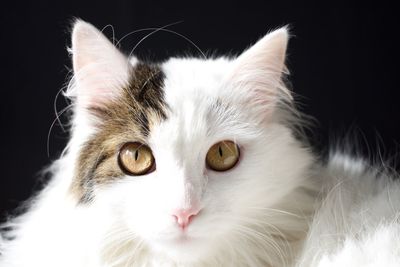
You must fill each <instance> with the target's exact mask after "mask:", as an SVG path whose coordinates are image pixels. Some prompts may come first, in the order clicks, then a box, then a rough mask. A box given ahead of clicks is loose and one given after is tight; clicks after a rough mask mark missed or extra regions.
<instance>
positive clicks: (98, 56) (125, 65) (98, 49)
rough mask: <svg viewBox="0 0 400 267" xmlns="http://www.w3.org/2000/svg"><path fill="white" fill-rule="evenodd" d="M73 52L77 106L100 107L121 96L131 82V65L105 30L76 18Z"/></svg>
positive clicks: (73, 32)
mask: <svg viewBox="0 0 400 267" xmlns="http://www.w3.org/2000/svg"><path fill="white" fill-rule="evenodd" d="M71 51H72V60H73V70H74V80H75V83H76V86H75V89H74V90H75V92H74V97H75V98H76V102H77V105H78V107H83V108H93V107H101V106H102V105H103V104H105V103H107V102H108V101H112V100H113V99H115V98H117V97H118V96H119V94H120V92H121V88H122V87H123V86H124V85H125V84H126V83H127V82H128V79H129V71H130V67H131V65H130V63H129V60H128V58H127V57H126V56H125V55H123V54H122V53H121V52H120V51H119V50H118V49H117V48H116V47H115V46H114V45H113V44H112V43H111V42H110V41H109V40H108V39H107V37H105V36H104V35H103V33H101V32H100V31H99V30H98V29H96V28H95V27H94V26H93V25H91V24H89V23H87V22H84V21H82V20H77V21H76V22H75V24H74V26H73V30H72V47H71Z"/></svg>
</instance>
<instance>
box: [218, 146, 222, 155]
mask: <svg viewBox="0 0 400 267" xmlns="http://www.w3.org/2000/svg"><path fill="white" fill-rule="evenodd" d="M218 152H219V155H220V156H221V157H222V148H221V146H219V147H218Z"/></svg>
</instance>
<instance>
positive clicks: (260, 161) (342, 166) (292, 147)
mask: <svg viewBox="0 0 400 267" xmlns="http://www.w3.org/2000/svg"><path fill="white" fill-rule="evenodd" d="M79 23H80V24H79ZM78 24H79V26H80V27H83V28H84V29H85V30H87V31H86V32H83V33H84V35H85V34H89V35H91V34H94V36H95V37H96V36H97V37H99V35H98V34H99V33H98V32H97V30H95V29H94V28H93V27H92V26H90V25H87V24H85V23H83V22H78ZM85 38H86V37H85ZM100 39H101V40H100V41H101V42H103V43H101V44H102V46H99V49H98V51H100V52H101V53H102V54H101V56H104V58H105V59H106V60H109V58H107V55H106V53H103V49H106V50H107V49H111V50H112V53H111V54H112V55H111V56H110V55H109V56H110V57H111V58H113V57H114V58H115V57H116V58H117V61H118V62H122V63H124V59H123V57H121V55H120V54H118V51H116V50H115V49H114V48H110V47H111V46H110V45H109V44H108V43H104V42H106V41H105V38H103V37H101V38H100ZM85 40H86V39H85ZM94 40H95V41H96V42H97V41H98V40H99V39H96V38H95V39H90V40H89V41H90V42H89V43H91V44H93V42H94V43H96V42H95V41H94ZM271 40H272V41H273V44H274V45H271V44H270V42H271ZM86 41H87V40H86ZM286 42H287V32H286V30H284V29H282V30H278V31H277V32H275V33H272V35H269V36H267V37H265V38H263V39H262V40H261V41H260V42H259V43H257V45H256V46H254V47H255V48H250V49H249V50H248V51H250V52H245V53H244V54H243V56H241V57H240V64H239V66H237V64H238V63H234V62H235V59H226V58H219V59H188V58H183V59H182V58H180V59H179V58H175V59H170V60H169V61H167V62H165V63H163V64H162V67H161V69H162V71H163V72H164V73H165V76H166V78H165V81H164V86H165V92H166V95H165V100H166V102H167V104H168V105H169V107H171V108H172V109H173V112H170V113H168V114H167V116H169V117H168V119H167V120H166V121H165V122H162V123H160V125H158V126H157V127H159V128H157V127H155V129H156V130H153V131H155V133H153V134H154V135H155V136H156V138H155V139H157V140H155V141H154V140H153V141H154V142H157V141H158V142H159V143H157V144H158V145H159V146H167V148H166V149H165V151H177V152H178V153H176V154H166V155H167V156H164V157H163V158H162V159H163V160H165V161H166V163H164V165H165V166H163V162H162V161H161V162H160V165H159V166H157V168H160V170H164V175H163V176H162V177H163V178H164V179H162V180H157V183H156V186H154V185H152V184H150V186H148V187H143V188H144V189H141V186H143V184H145V183H147V182H148V181H151V179H152V176H150V175H149V177H147V178H146V182H142V184H140V183H139V182H138V180H139V179H132V178H130V177H124V179H121V180H119V181H114V182H113V183H112V185H108V184H106V185H101V186H98V187H96V188H95V189H94V194H95V195H96V198H95V200H94V201H93V202H91V203H90V204H89V205H81V204H79V203H78V202H77V200H76V198H75V197H74V195H73V194H71V192H70V189H71V184H72V183H73V177H74V175H75V170H76V164H77V161H78V160H79V157H78V155H79V153H80V152H81V148H82V146H83V145H84V144H85V143H86V142H87V141H88V139H90V138H91V137H92V136H93V135H94V134H96V131H97V129H96V127H93V118H92V117H90V116H88V114H87V113H85V112H83V111H82V107H81V106H79V102H78V104H77V105H74V115H73V118H72V129H71V131H72V137H71V140H70V142H69V144H68V146H67V149H66V150H65V153H63V155H62V157H61V158H60V159H59V160H58V161H56V162H55V163H54V164H53V165H52V167H51V170H50V171H51V173H52V179H51V181H50V182H49V183H48V184H47V185H46V187H45V188H44V190H42V192H41V193H40V194H39V195H38V196H37V197H35V198H34V199H33V200H32V201H31V202H30V208H29V210H28V212H26V213H25V214H23V215H21V216H18V217H16V218H14V219H12V220H9V221H8V222H6V223H5V224H4V225H3V226H2V228H3V229H4V230H3V231H2V232H3V237H1V239H0V252H1V254H2V255H1V256H0V266H4V267H6V266H7V267H25V266H33V267H39V266H40V267H50V266H61V267H63V266H65V267H67V266H68V267H70V266H76V267H81V266H82V267H83V266H91V267H100V266H107V267H110V266H115V267H122V266H146V267H152V266H154V267H158V266H182V267H203V266H204V267H205V266H274V267H278V266H285V267H286V266H297V267H306V266H307V267H314V266H315V267H330V266H399V262H400V245H399V243H398V241H397V240H398V238H399V234H400V230H399V229H400V225H399V218H398V217H399V214H400V205H399V204H398V203H400V186H399V184H398V182H397V181H393V180H392V178H393V177H394V175H393V174H391V173H389V172H387V171H384V170H381V169H380V168H373V167H370V166H369V165H368V164H366V163H365V162H363V161H362V160H359V159H354V158H351V157H349V156H348V155H347V154H342V153H333V154H332V155H331V157H330V159H329V160H328V163H327V164H321V163H320V162H319V161H318V160H317V158H316V157H315V155H313V153H311V149H310V148H309V147H308V144H307V143H305V142H304V141H301V140H299V139H298V138H296V135H302V132H301V128H302V125H303V120H302V119H301V118H302V116H300V113H299V112H298V111H296V109H295V108H294V105H293V102H292V99H291V97H290V95H289V94H288V92H289V91H288V89H287V88H286V86H285V85H284V83H282V77H281V74H282V71H284V70H285V68H284V62H283V60H284V52H285V49H286ZM100 48H101V49H100ZM265 48H268V49H265ZM90 51H92V50H90ZM94 51H96V50H94ZM105 52H106V51H105ZM74 53H76V51H74ZM274 53H276V54H277V56H276V55H275V54H274ZM271 54H272V55H273V57H271ZM74 56H75V57H78V54H74ZM263 57H264V58H265V59H267V60H270V62H269V64H270V66H261V65H259V64H264V63H263V62H264V60H262V58H263ZM78 59H79V58H78ZM80 62H84V61H80ZM130 62H131V65H132V66H135V64H137V60H136V59H134V58H133V59H132V60H131V61H130ZM243 62H244V63H243ZM104 63H107V62H102V64H101V65H97V66H96V65H95V64H92V65H91V67H93V69H94V70H96V68H98V67H101V66H103V67H104V66H107V67H109V65H108V64H104ZM253 64H256V65H253ZM257 64H258V65H257ZM271 66H272V67H271ZM125 67H126V66H124V67H121V68H118V66H116V68H113V69H117V70H122V71H124V70H125ZM246 68H247V69H246ZM260 68H261V69H263V70H264V72H266V74H265V73H264V74H263V73H260V71H259V69H260ZM244 69H245V71H243V70H244ZM102 71H105V70H104V69H102ZM226 71H232V73H233V74H234V75H228V76H229V79H227V80H223V81H222V82H221V80H220V79H219V78H215V77H221V76H223V75H225V72H226ZM238 71H239V72H241V71H243V73H244V74H245V75H242V76H240V75H237V74H238V73H239V72H238ZM95 73H96V72H95ZM122 76H124V75H122ZM122 76H121V77H122ZM250 76H251V79H250V80H249V77H250ZM121 77H118V84H121V79H122V80H123V77H122V78H121ZM124 77H125V76H124ZM103 78H104V77H103ZM107 79H108V80H107V82H111V83H112V82H113V80H110V79H109V78H107ZM235 79H236V80H235ZM89 81H91V80H90V79H89ZM232 81H233V82H232ZM86 82H87V80H86ZM122 83H123V81H122ZM232 84H234V86H232ZM85 86H86V87H88V88H90V86H91V85H90V84H89V83H86V84H85ZM82 88H83V87H82V84H81V85H79V77H78V79H74V82H71V87H70V88H69V90H68V92H67V95H69V96H70V97H71V98H72V99H73V100H74V101H76V99H75V98H79V95H78V94H79V90H82ZM108 88H109V87H104V88H102V90H103V91H102V92H106V93H107V90H108ZM111 88H113V86H111ZM216 88H219V89H218V90H216ZM271 88H274V89H275V90H276V91H271V90H270V89H271ZM82 92H83V93H86V92H85V91H82ZM82 92H81V93H82ZM89 93H90V92H89ZM116 93H117V92H115V91H113V97H114V99H115V97H116ZM85 96H87V97H88V98H87V99H86V100H87V101H84V102H81V103H84V104H85V105H89V104H92V103H93V101H96V100H98V99H97V98H96V97H101V96H102V95H101V94H96V92H94V93H93V92H92V93H90V94H89V95H85ZM215 99H229V100H230V101H231V102H230V103H231V104H232V103H234V105H229V104H228V105H224V104H221V103H219V104H218V102H217V101H215ZM252 99H256V100H255V102H256V103H257V104H258V105H257V107H255V108H253V107H252V106H254V104H253V103H252V101H250V100H252ZM104 100H106V99H101V101H104ZM216 103H217V104H216ZM238 107H240V108H238ZM210 110H211V112H210ZM265 117H267V118H268V119H265ZM266 121H267V122H266ZM176 129H179V130H178V132H175V131H176ZM299 129H300V130H299ZM199 132H207V134H208V135H210V136H214V138H215V139H216V140H217V141H218V140H220V139H221V138H226V135H228V136H229V137H232V138H233V139H234V140H235V141H238V142H240V143H243V144H245V145H244V146H245V147H246V148H247V150H245V153H244V159H243V160H242V163H241V164H242V165H241V166H239V167H240V168H239V167H238V169H239V170H238V172H236V173H234V175H230V176H229V177H226V176H223V175H222V174H215V173H208V174H207V175H205V176H204V177H203V174H202V173H200V172H196V171H198V170H197V169H198V168H189V167H188V168H187V169H188V170H189V171H191V172H190V175H186V174H185V175H186V176H188V177H189V178H191V179H193V178H198V179H199V180H201V181H200V182H198V183H197V184H196V183H195V181H194V180H186V179H188V177H186V176H185V175H182V172H183V171H182V166H183V165H184V163H186V161H187V162H196V164H197V165H200V164H202V162H203V161H204V160H203V159H201V160H200V161H198V159H197V158H196V155H197V154H196V152H194V151H197V150H201V149H202V145H203V144H206V145H212V142H214V143H215V140H214V139H212V140H208V139H204V138H203V139H202V138H201V136H200V137H199V134H198V133H199ZM224 134H225V135H224ZM218 138H219V139H218ZM188 140H189V141H191V143H190V142H188ZM184 141H186V142H188V144H189V145H181V144H182V142H184ZM208 143H210V144H208ZM168 146H169V147H168ZM154 150H155V153H159V155H160V154H162V153H160V151H157V146H155V148H154ZM165 151H164V154H165V153H166V152H165ZM161 152H162V151H161ZM176 155H178V156H180V155H184V157H182V158H179V157H178V156H176ZM175 156H176V157H177V158H176V159H175V161H168V160H170V158H172V157H175ZM179 160H180V164H181V165H180V166H175V165H177V164H176V162H178V161H179ZM196 160H197V161H196ZM163 168H164V169H163ZM176 177H178V178H179V177H181V178H182V180H183V181H184V185H185V186H186V185H188V184H189V185H190V186H191V187H193V188H195V189H196V190H197V191H198V192H199V194H200V193H201V194H202V196H203V199H202V201H204V202H205V203H206V204H207V206H206V209H205V211H206V212H209V213H208V214H207V213H205V214H202V215H201V217H200V216H199V218H196V220H195V221H194V225H193V227H194V230H193V229H192V228H191V231H192V232H190V234H191V235H193V236H196V235H198V236H201V237H203V236H205V238H207V242H206V243H204V244H200V245H199V246H197V247H196V246H194V245H193V247H190V245H192V244H191V243H188V244H189V245H187V246H189V247H184V248H182V247H179V244H178V245H176V244H173V245H164V246H162V245H160V244H158V241H157V239H153V238H154V235H153V232H156V233H157V234H156V235H159V236H164V235H165V236H168V235H176V229H175V228H174V225H173V223H169V222H165V221H164V220H163V219H161V220H158V218H167V217H162V216H161V217H157V216H156V217H151V216H150V215H154V214H158V213H160V214H161V213H162V211H161V210H158V209H157V208H158V206H161V205H164V202H168V201H169V200H170V198H172V197H173V196H175V195H178V194H179V193H180V191H179V190H178V186H180V185H181V183H180V182H182V181H178V182H177V179H175V178H176ZM228 178H229V179H228ZM153 179H154V178H153ZM164 180H165V181H164ZM158 184H161V185H158ZM145 185H146V184H145ZM157 186H159V188H158V187H157ZM205 186H208V187H210V188H211V190H208V191H207V190H206V191H203V187H205ZM138 188H139V189H138ZM135 190H136V191H135ZM146 190H147V191H146ZM154 190H155V191H157V190H159V192H158V193H159V194H155V193H154V192H152V191H154ZM213 190H214V191H213ZM142 191H145V192H142ZM197 191H196V193H197ZM169 192H172V193H171V195H168V194H169ZM210 192H211V193H210ZM151 194H154V197H148V195H151ZM187 194H189V193H187ZM220 203H223V207H220V206H218V204H220ZM140 205H144V206H145V207H146V209H148V210H150V211H151V213H154V214H150V215H149V214H147V213H146V212H143V210H141V209H140V208H141V207H140ZM125 207H128V208H127V209H125ZM225 208H227V209H225ZM146 209H144V211H146ZM132 213H134V215H136V217H135V216H133V218H132ZM146 216H150V217H146ZM201 220H203V221H201ZM132 225H134V226H135V227H137V228H135V227H133V228H134V229H132ZM191 227H192V226H191ZM225 228H227V229H229V231H226V229H225ZM214 234H215V236H214ZM199 250H204V252H203V254H201V253H200V252H199Z"/></svg>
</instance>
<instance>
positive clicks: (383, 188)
mask: <svg viewBox="0 0 400 267" xmlns="http://www.w3.org/2000/svg"><path fill="white" fill-rule="evenodd" d="M322 171H323V172H322V177H323V179H324V187H323V189H322V192H323V194H322V197H321V200H320V201H321V205H320V207H319V208H318V212H317V213H316V215H315V217H314V219H313V222H312V225H311V227H310V229H311V230H310V232H309V234H308V237H307V239H306V242H305V246H304V248H303V254H302V255H301V257H300V259H299V261H298V265H297V266H298V267H303V266H304V267H314V266H315V267H316V266H318V267H328V266H329V267H330V266H354V267H359V266H400V242H399V240H400V239H399V238H400V235H399V234H400V220H399V218H400V184H399V181H398V180H395V181H393V180H392V179H394V178H397V177H396V176H397V175H395V174H393V173H391V174H390V172H389V171H388V170H385V169H384V168H383V167H372V166H369V165H368V164H367V163H366V162H364V161H363V160H361V159H355V158H351V157H349V156H347V155H345V154H343V153H335V154H333V155H332V156H331V158H330V160H329V163H328V165H327V167H326V168H323V170H322Z"/></svg>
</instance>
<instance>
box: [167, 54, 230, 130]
mask: <svg viewBox="0 0 400 267" xmlns="http://www.w3.org/2000/svg"><path fill="white" fill-rule="evenodd" d="M160 68H161V70H162V72H163V74H164V80H163V88H162V89H163V91H164V101H165V103H166V106H167V107H168V110H167V120H165V121H163V122H162V124H163V126H164V127H174V128H175V129H174V131H175V133H176V134H175V137H176V138H179V137H178V134H179V133H180V134H185V133H187V134H190V135H191V136H192V137H194V136H195V135H196V134H195V133H196V132H197V133H199V134H200V133H201V132H203V135H204V134H206V133H204V132H207V131H209V129H210V127H211V126H212V125H211V124H212V121H213V120H214V121H215V119H213V117H214V116H213V114H215V113H216V111H217V109H221V108H222V102H226V101H225V99H222V95H223V94H221V91H222V90H224V86H223V82H224V79H225V77H226V74H227V73H228V72H229V69H230V68H231V62H230V60H229V59H226V58H219V59H210V60H202V59H177V58H173V59H170V60H169V61H167V62H165V63H164V64H162V65H161V66H160ZM166 125H167V126H166ZM163 132H164V133H165V134H164V135H167V133H168V131H165V130H164V131H163Z"/></svg>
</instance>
